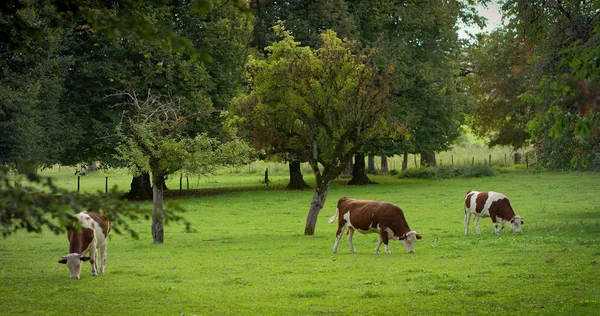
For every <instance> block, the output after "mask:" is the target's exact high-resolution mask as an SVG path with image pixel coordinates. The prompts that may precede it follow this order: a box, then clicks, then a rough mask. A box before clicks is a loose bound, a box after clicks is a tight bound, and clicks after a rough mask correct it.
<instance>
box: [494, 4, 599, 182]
mask: <svg viewBox="0 0 600 316" xmlns="http://www.w3.org/2000/svg"><path fill="white" fill-rule="evenodd" d="M599 8H600V1H598V0H589V1H570V0H569V1H559V2H556V3H550V2H544V1H534V2H533V3H532V2H531V1H522V0H512V1H506V2H505V4H504V5H503V9H504V10H505V11H506V13H507V14H508V15H509V16H511V19H510V21H509V24H508V27H509V28H510V29H512V30H514V31H515V32H516V34H517V35H518V39H519V41H520V42H521V43H523V45H524V47H525V50H524V51H526V52H527V53H526V55H525V57H526V59H527V69H526V73H525V75H526V76H527V77H528V78H531V80H532V84H531V85H530V88H529V89H527V91H526V93H523V95H522V97H521V101H523V102H525V103H527V104H529V106H530V107H532V108H533V109H534V112H535V115H534V117H533V118H532V119H530V121H529V124H528V129H529V131H530V132H531V135H532V138H533V140H534V141H535V142H536V146H537V147H538V148H539V149H540V156H542V157H543V160H542V161H543V162H544V163H545V164H546V165H547V166H549V167H552V168H557V169H564V168H569V167H571V168H577V169H586V170H598V168H599V166H598V165H597V161H598V157H597V153H598V152H599V150H600V143H599V142H598V138H599V137H600V119H599V118H598V117H599V114H598V112H599V110H600V106H599V105H598V104H599V102H598V98H599V96H600V80H599V76H598V71H597V70H598V65H597V60H596V57H594V56H597V53H598V43H599V40H598V36H599V33H600V16H599V15H598V14H597V12H598V9H599ZM553 140H557V141H555V142H553ZM563 145H565V146H566V148H568V149H570V150H566V148H565V147H560V146H563ZM566 162H569V163H566Z"/></svg>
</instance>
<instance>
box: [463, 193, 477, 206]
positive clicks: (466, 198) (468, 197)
mask: <svg viewBox="0 0 600 316" xmlns="http://www.w3.org/2000/svg"><path fill="white" fill-rule="evenodd" d="M472 192H473V191H469V192H467V196H466V197H465V206H466V207H467V208H471V197H472V196H473V194H475V193H472Z"/></svg>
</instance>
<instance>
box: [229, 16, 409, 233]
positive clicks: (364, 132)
mask: <svg viewBox="0 0 600 316" xmlns="http://www.w3.org/2000/svg"><path fill="white" fill-rule="evenodd" d="M275 30H276V32H277V34H278V35H279V36H281V37H282V39H281V40H280V41H279V42H275V43H273V45H272V46H270V47H268V48H267V50H268V51H269V56H268V57H267V59H266V60H261V59H251V61H250V64H249V71H250V76H251V88H252V92H251V93H250V94H249V95H247V96H244V97H241V98H239V99H237V100H236V102H234V107H233V109H232V111H233V112H234V113H235V114H237V115H238V116H237V117H235V118H234V119H235V120H237V124H239V125H241V126H243V127H244V128H245V129H246V130H248V131H249V132H250V133H251V135H252V139H253V142H254V144H255V146H256V147H257V148H261V149H263V150H265V151H266V152H267V154H269V155H271V154H279V153H292V154H294V155H296V156H298V157H300V158H301V159H302V160H304V161H308V163H309V164H310V166H311V168H312V170H313V173H314V175H315V180H316V188H315V194H314V197H313V200H312V202H311V207H310V210H309V212H308V216H307V219H306V226H305V229H304V234H305V235H313V234H314V232H315V226H316V222H317V215H318V214H319V211H320V210H321V208H322V207H323V204H324V203H325V199H326V197H327V193H328V190H329V185H330V184H331V182H332V181H333V180H334V179H335V178H336V177H337V176H338V175H339V174H340V173H341V171H342V170H343V169H344V168H345V167H346V166H347V164H348V161H349V160H350V159H351V158H352V156H353V155H354V153H356V152H358V151H359V150H360V149H361V148H362V147H363V146H365V145H367V144H369V143H371V142H373V141H375V140H377V139H380V138H383V137H387V136H389V134H390V129H389V127H388V126H387V125H386V121H385V119H384V116H385V115H386V114H387V113H388V111H389V110H390V108H391V105H390V103H389V101H388V100H387V95H388V93H389V88H390V73H391V72H392V71H393V68H392V67H391V66H390V67H387V68H383V69H381V68H377V67H376V65H375V64H373V63H372V60H373V54H375V53H376V52H374V51H369V52H367V54H365V55H360V56H355V55H353V54H352V52H351V43H350V42H347V41H342V40H341V39H339V38H338V37H337V36H336V33H335V32H333V31H331V30H327V31H325V32H324V33H323V34H321V41H322V42H321V46H320V47H319V48H318V49H314V50H311V49H310V48H309V47H301V46H299V43H298V42H295V41H294V38H293V37H292V36H291V35H290V33H289V32H288V31H286V30H285V29H284V28H283V26H282V25H279V26H277V27H275ZM400 136H403V135H400Z"/></svg>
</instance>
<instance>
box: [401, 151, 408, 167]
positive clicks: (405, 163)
mask: <svg viewBox="0 0 600 316" xmlns="http://www.w3.org/2000/svg"><path fill="white" fill-rule="evenodd" d="M402 156H403V157H402V171H404V170H406V169H408V153H404V155H402Z"/></svg>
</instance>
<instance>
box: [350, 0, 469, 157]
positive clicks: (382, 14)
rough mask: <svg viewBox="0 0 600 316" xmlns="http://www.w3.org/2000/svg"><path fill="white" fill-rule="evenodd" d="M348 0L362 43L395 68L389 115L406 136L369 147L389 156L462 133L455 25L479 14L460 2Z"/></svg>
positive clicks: (442, 144) (436, 145)
mask: <svg viewBox="0 0 600 316" xmlns="http://www.w3.org/2000/svg"><path fill="white" fill-rule="evenodd" d="M348 2H349V3H350V5H349V6H350V11H351V12H352V14H353V16H354V18H355V21H356V25H357V26H358V28H359V30H358V32H359V34H360V38H359V43H360V45H362V46H367V47H368V46H375V47H378V48H380V49H381V50H383V51H384V52H385V55H384V59H383V60H384V61H385V62H388V63H389V62H390V61H391V62H392V63H393V64H394V65H395V66H396V71H395V72H394V74H393V79H392V82H393V86H392V89H391V101H392V103H393V105H394V111H393V114H392V115H391V117H393V118H396V119H398V120H399V122H397V123H398V124H399V125H402V126H404V127H405V128H406V129H407V130H408V132H409V134H410V137H409V138H408V139H407V140H405V141H402V142H389V141H388V142H384V141H382V142H381V143H379V144H376V145H377V146H375V147H374V148H370V150H371V151H375V152H380V153H385V154H387V155H392V154H403V153H431V152H439V151H444V150H446V149H448V147H449V146H450V144H452V142H453V141H454V140H455V139H456V138H457V137H458V136H459V135H460V129H459V128H460V125H461V123H462V121H463V120H464V119H463V116H464V115H463V113H464V111H465V107H466V105H467V101H468V100H467V98H466V96H465V93H464V92H463V91H461V90H460V88H459V85H458V76H457V74H458V71H459V63H458V61H459V56H460V45H459V40H458V35H457V30H458V27H457V23H458V21H459V20H465V21H467V22H471V21H473V19H474V20H477V21H476V22H479V20H478V16H477V15H473V14H472V11H469V9H468V5H465V4H463V3H462V2H459V1H421V2H419V3H411V2H401V1H348ZM471 4H473V3H472V2H471Z"/></svg>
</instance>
